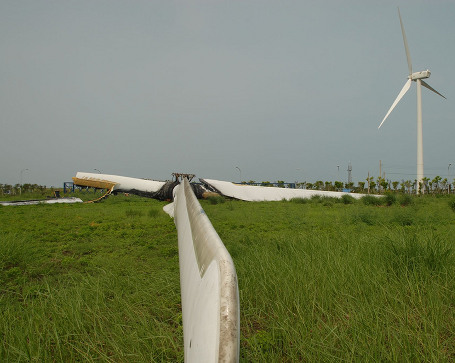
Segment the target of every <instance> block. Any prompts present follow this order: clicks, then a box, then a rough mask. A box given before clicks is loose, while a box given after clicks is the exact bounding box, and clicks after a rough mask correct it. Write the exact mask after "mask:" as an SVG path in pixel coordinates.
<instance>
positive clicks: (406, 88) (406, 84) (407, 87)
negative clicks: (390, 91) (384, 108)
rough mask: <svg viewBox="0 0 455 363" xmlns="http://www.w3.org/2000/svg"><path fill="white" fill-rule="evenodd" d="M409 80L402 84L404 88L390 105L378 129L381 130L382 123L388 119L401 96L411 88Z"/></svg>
mask: <svg viewBox="0 0 455 363" xmlns="http://www.w3.org/2000/svg"><path fill="white" fill-rule="evenodd" d="M411 82H412V81H411V80H410V79H408V80H407V82H406V83H405V84H404V87H403V88H402V89H401V92H400V93H399V94H398V97H397V98H396V100H395V102H394V103H393V104H392V107H390V109H389V112H387V115H385V117H384V119H383V120H382V122H381V124H380V125H379V127H378V129H380V128H381V126H382V124H383V123H384V121H385V120H386V119H387V117H389V115H390V113H391V112H392V111H393V109H394V108H395V106H396V105H397V104H398V102H400V100H401V99H402V98H403V96H404V95H405V94H406V92H408V90H409V87H411Z"/></svg>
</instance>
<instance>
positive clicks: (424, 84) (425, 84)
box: [420, 80, 447, 99]
mask: <svg viewBox="0 0 455 363" xmlns="http://www.w3.org/2000/svg"><path fill="white" fill-rule="evenodd" d="M420 82H421V83H422V86H424V87H426V88H428V89H429V90H430V91H433V92H434V93H436V94H438V95H439V96H441V97H443V98H445V96H443V95H441V94H440V93H439V92H438V91H436V90H435V89H434V88H433V87H431V86H430V85H429V84H428V83H427V82H424V81H422V80H420ZM446 99H447V98H446Z"/></svg>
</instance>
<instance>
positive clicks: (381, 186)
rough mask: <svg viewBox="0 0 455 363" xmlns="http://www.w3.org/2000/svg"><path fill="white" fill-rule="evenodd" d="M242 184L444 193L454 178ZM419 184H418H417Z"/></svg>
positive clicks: (358, 191)
mask: <svg viewBox="0 0 455 363" xmlns="http://www.w3.org/2000/svg"><path fill="white" fill-rule="evenodd" d="M242 184H247V185H261V186H277V187H280V188H299V189H310V190H325V191H333V192H341V191H346V190H349V191H351V192H353V193H366V194H383V193H386V192H396V193H407V194H416V193H422V192H423V193H428V194H444V193H446V194H447V193H452V192H453V185H455V179H454V180H453V184H452V183H450V182H449V181H448V180H447V178H444V179H443V178H442V177H440V176H439V175H438V176H436V177H434V178H433V179H430V178H423V179H422V182H421V183H417V180H416V179H414V180H404V179H403V180H401V181H391V180H386V179H385V178H383V177H377V178H374V177H372V176H371V177H369V178H366V179H365V181H359V182H357V184H355V183H353V182H351V183H344V182H341V181H334V182H332V181H323V180H317V181H315V182H306V181H305V182H296V183H286V182H284V181H283V180H278V181H277V182H273V183H272V182H270V181H262V182H256V181H254V180H249V181H242ZM418 184H419V185H418Z"/></svg>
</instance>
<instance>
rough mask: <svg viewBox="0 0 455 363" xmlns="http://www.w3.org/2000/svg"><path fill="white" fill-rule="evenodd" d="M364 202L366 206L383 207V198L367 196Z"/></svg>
mask: <svg viewBox="0 0 455 363" xmlns="http://www.w3.org/2000/svg"><path fill="white" fill-rule="evenodd" d="M362 202H363V204H365V205H381V204H382V200H381V198H378V197H375V196H373V195H365V196H364V197H362Z"/></svg>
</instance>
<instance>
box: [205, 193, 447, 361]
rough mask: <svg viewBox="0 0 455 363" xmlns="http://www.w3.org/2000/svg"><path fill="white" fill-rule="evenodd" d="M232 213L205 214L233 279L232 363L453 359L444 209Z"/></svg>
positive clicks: (339, 207)
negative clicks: (235, 330)
mask: <svg viewBox="0 0 455 363" xmlns="http://www.w3.org/2000/svg"><path fill="white" fill-rule="evenodd" d="M239 203H241V202H239ZM382 204H383V203H381V205H382ZM241 206H242V207H241V208H236V209H235V212H232V211H228V210H227V209H223V208H217V209H215V208H213V209H212V208H211V207H209V206H208V205H207V206H204V207H205V208H206V211H207V214H208V215H209V217H210V218H211V220H212V222H213V223H214V225H215V228H216V229H217V231H218V232H219V233H220V235H221V238H222V239H223V241H225V242H226V244H227V248H228V250H229V251H230V252H231V254H232V255H233V257H234V261H235V263H236V268H237V273H238V275H239V284H240V296H241V302H240V305H241V324H242V341H241V344H242V350H241V360H243V361H263V362H272V361H273V362H275V361H289V362H291V361H451V360H453V359H454V358H455V345H454V344H453V339H454V338H455V336H454V333H453V329H452V326H453V325H454V324H455V311H454V310H453V309H452V304H453V303H452V302H453V301H454V300H453V299H454V298H455V282H454V279H453V278H452V277H451V276H453V275H454V273H455V268H454V266H455V265H454V262H455V261H454V253H453V240H452V238H451V233H453V232H454V229H455V224H454V221H455V218H454V216H453V215H452V214H450V213H449V208H448V207H447V204H446V205H445V206H444V202H442V203H441V202H438V201H437V200H436V199H434V198H431V199H430V198H428V199H422V198H421V199H417V200H416V201H415V203H414V204H413V206H410V207H406V208H403V207H402V206H400V205H398V204H395V203H393V204H391V205H390V207H388V208H384V207H382V206H379V207H378V206H375V205H371V204H368V205H365V204H364V203H358V202H355V203H354V204H347V205H346V204H340V203H335V204H333V205H332V207H331V208H329V209H328V208H325V207H324V205H323V203H322V202H320V200H316V199H315V200H313V201H309V202H307V203H304V204H299V203H275V204H274V203H256V204H254V203H252V204H248V205H245V204H243V203H242V204H241ZM267 210H273V213H271V214H268V213H267V212H266V211H267ZM429 213H430V214H431V215H432V216H433V217H432V218H428V214H429ZM264 225H267V226H268V228H267V231H264V229H263V226H264Z"/></svg>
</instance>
